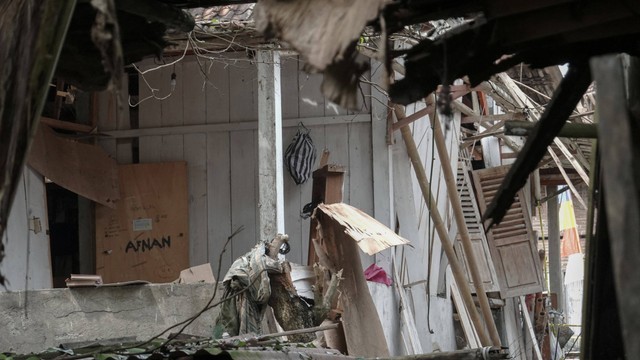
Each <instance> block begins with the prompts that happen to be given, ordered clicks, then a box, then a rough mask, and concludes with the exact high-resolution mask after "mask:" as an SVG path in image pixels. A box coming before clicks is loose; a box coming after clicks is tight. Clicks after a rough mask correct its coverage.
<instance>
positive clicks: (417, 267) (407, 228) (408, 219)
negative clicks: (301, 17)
mask: <svg viewBox="0 0 640 360" xmlns="http://www.w3.org/2000/svg"><path fill="white" fill-rule="evenodd" d="M422 108H424V104H423V103H416V104H414V105H410V106H407V115H410V114H412V113H414V112H416V111H418V110H420V109H422ZM440 118H441V119H442V117H440ZM444 121H451V123H450V124H449V130H447V131H446V132H445V142H446V144H447V148H448V152H449V158H450V159H449V160H450V164H449V166H451V167H452V169H457V161H458V140H457V139H458V137H459V135H460V134H459V132H458V131H459V130H458V129H459V121H460V118H459V115H458V116H454V118H453V120H444V119H443V120H442V125H443V129H444V128H445V122H444ZM411 127H412V133H413V137H414V139H415V142H416V145H417V147H418V152H419V153H420V156H421V159H422V160H423V162H424V167H425V170H426V172H427V178H428V179H429V180H430V186H431V191H432V193H433V194H434V197H435V199H436V201H437V204H438V211H439V212H440V214H441V215H442V218H443V221H445V225H446V226H447V227H448V228H450V227H451V226H452V225H453V223H454V221H453V220H454V219H453V218H452V210H451V205H450V203H449V200H448V197H447V192H446V191H447V190H446V183H445V181H444V177H443V173H442V163H441V161H440V159H439V157H438V154H437V150H436V149H435V146H433V141H434V137H433V131H432V129H431V125H430V120H429V119H428V118H424V119H422V120H419V121H416V122H414V123H413V124H412V125H411ZM393 153H394V156H393V170H394V174H393V184H394V198H395V205H394V207H395V209H396V211H397V214H398V218H399V221H400V231H401V234H402V235H403V236H407V237H408V238H409V240H410V241H411V243H412V245H413V248H411V249H403V250H402V251H399V252H398V253H399V254H400V258H399V259H397V263H398V264H403V267H402V273H401V277H402V282H403V283H404V285H405V286H406V285H408V284H410V286H408V287H407V293H408V296H409V298H410V300H411V301H412V304H410V305H411V306H412V308H413V312H414V316H415V319H416V326H417V327H418V333H419V334H420V335H421V339H420V340H421V343H422V346H423V348H424V349H425V350H426V351H432V350H433V351H435V350H437V349H436V347H439V349H440V350H442V351H446V350H455V349H454V348H453V347H454V346H455V344H453V343H451V342H449V341H446V339H449V338H453V335H452V333H453V325H452V323H451V324H449V323H443V320H442V319H444V318H446V319H448V318H449V317H448V316H444V317H443V314H450V313H451V311H452V310H451V301H450V299H448V298H447V299H441V298H438V296H437V293H438V282H439V279H441V278H442V279H443V278H444V273H445V270H446V268H445V267H444V266H441V262H442V261H446V258H444V257H443V254H442V246H441V243H440V239H439V238H438V236H437V234H436V232H435V227H434V225H433V223H431V226H429V223H430V218H429V209H428V207H427V204H426V202H425V201H424V199H423V197H422V193H421V191H420V187H419V184H418V182H417V178H416V176H415V173H414V171H413V170H412V169H411V165H410V161H409V159H408V157H407V155H406V150H405V147H404V142H403V141H402V138H401V137H400V136H399V135H396V144H395V145H394V149H393ZM432 170H433V171H432ZM430 247H431V249H432V254H431V256H429V250H430ZM443 265H444V263H443ZM429 268H430V269H431V274H430V277H428V275H429V274H428V271H429ZM427 287H428V288H427ZM429 298H430V302H429ZM427 318H429V319H430V325H431V326H430V327H431V330H434V331H435V332H437V333H434V334H430V333H429V326H428V324H427Z"/></svg>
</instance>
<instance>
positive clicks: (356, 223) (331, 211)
mask: <svg viewBox="0 0 640 360" xmlns="http://www.w3.org/2000/svg"><path fill="white" fill-rule="evenodd" d="M318 209H319V210H320V211H322V212H323V213H324V214H326V215H327V216H328V217H330V218H331V219H333V220H334V221H336V222H337V223H338V224H339V225H341V226H343V227H344V232H345V234H346V235H347V236H349V237H350V238H351V239H353V240H355V241H356V243H357V244H358V246H359V247H360V249H362V251H364V252H366V253H367V254H369V255H373V254H376V253H378V252H380V251H382V250H384V249H387V248H389V247H391V246H396V245H405V244H408V243H409V241H408V240H407V239H405V238H403V237H401V236H399V235H398V234H396V233H394V232H393V231H391V229H389V228H388V227H386V226H384V225H383V224H382V223H380V222H379V221H378V220H376V219H374V218H372V217H371V216H369V215H368V214H366V213H365V212H363V211H361V210H359V209H356V208H355V207H353V206H351V205H347V204H344V203H337V204H329V205H327V204H320V205H318Z"/></svg>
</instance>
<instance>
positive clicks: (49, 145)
mask: <svg viewBox="0 0 640 360" xmlns="http://www.w3.org/2000/svg"><path fill="white" fill-rule="evenodd" d="M28 162H29V166H31V167H33V168H34V169H35V170H36V171H37V172H39V173H40V174H42V175H44V176H46V177H47V178H49V179H51V180H52V181H53V182H55V183H56V184H58V185H60V186H62V187H64V188H65V189H67V190H70V191H73V192H74V193H76V194H78V195H82V196H84V197H86V198H87V199H90V200H93V201H95V202H97V203H99V204H102V205H106V206H109V207H113V206H114V201H116V200H117V199H118V198H119V197H120V194H119V192H118V169H117V165H116V162H115V160H113V159H111V158H110V157H109V155H107V153H106V152H105V151H104V150H103V149H102V148H100V147H98V146H95V145H89V144H84V143H80V142H77V141H73V140H70V139H65V138H63V137H61V136H58V135H57V134H56V133H55V132H54V131H53V130H52V129H51V128H50V127H48V126H46V125H42V124H41V125H39V126H38V131H37V132H36V135H35V137H34V138H33V144H32V146H31V151H30V153H29V159H28Z"/></svg>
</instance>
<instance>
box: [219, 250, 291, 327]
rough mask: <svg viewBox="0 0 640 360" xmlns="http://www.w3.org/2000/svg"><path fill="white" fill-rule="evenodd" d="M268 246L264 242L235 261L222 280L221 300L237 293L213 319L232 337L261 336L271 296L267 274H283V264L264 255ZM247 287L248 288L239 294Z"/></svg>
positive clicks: (223, 305)
mask: <svg viewBox="0 0 640 360" xmlns="http://www.w3.org/2000/svg"><path fill="white" fill-rule="evenodd" d="M267 247H268V245H267V243H266V242H263V241H261V242H259V243H258V245H256V246H255V247H254V248H253V249H251V251H249V252H248V253H246V254H245V255H244V256H242V257H240V258H238V259H237V260H236V261H234V263H233V264H232V265H231V268H230V269H229V271H228V272H227V274H226V275H225V277H224V280H223V281H222V284H223V285H224V295H223V298H228V297H230V296H233V295H235V294H238V295H237V296H234V297H233V298H232V299H229V300H227V301H225V302H224V303H223V304H222V308H221V309H220V315H218V319H217V320H216V328H221V330H222V331H224V332H227V333H228V334H229V335H231V336H235V335H240V334H247V333H256V334H261V333H262V329H261V324H262V318H263V317H264V314H265V311H266V309H267V303H268V302H269V298H270V297H271V282H270V280H269V272H271V273H281V272H282V263H280V262H279V261H278V260H274V259H272V258H270V257H269V256H268V255H267V253H266V249H267ZM247 286H248V287H249V289H248V290H247V291H245V292H243V293H241V294H239V293H240V292H241V291H243V290H244V289H245V288H247Z"/></svg>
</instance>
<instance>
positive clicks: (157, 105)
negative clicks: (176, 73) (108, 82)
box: [138, 60, 171, 163]
mask: <svg viewBox="0 0 640 360" xmlns="http://www.w3.org/2000/svg"><path fill="white" fill-rule="evenodd" d="M156 66H158V65H157V64H155V63H154V61H153V60H147V61H145V62H143V63H142V64H140V67H139V68H140V70H141V71H145V70H148V69H151V68H154V67H156ZM169 80H170V79H169ZM147 83H148V84H149V86H151V87H153V88H154V89H158V91H157V92H156V96H158V97H164V96H167V95H168V94H169V92H170V90H171V87H170V83H169V81H168V80H167V79H165V78H163V77H162V71H150V72H148V73H146V74H145V75H140V76H139V77H138V84H139V88H140V90H139V98H140V101H142V102H141V103H140V105H139V107H140V108H139V113H138V124H139V127H140V128H141V129H144V128H154V127H160V126H162V123H161V121H162V105H161V103H162V101H163V100H157V99H155V98H149V96H151V95H152V93H151V90H150V89H149V87H148V86H147ZM161 148H162V136H141V137H140V139H139V158H140V162H141V163H152V162H159V161H162V156H161V152H160V149H161Z"/></svg>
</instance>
